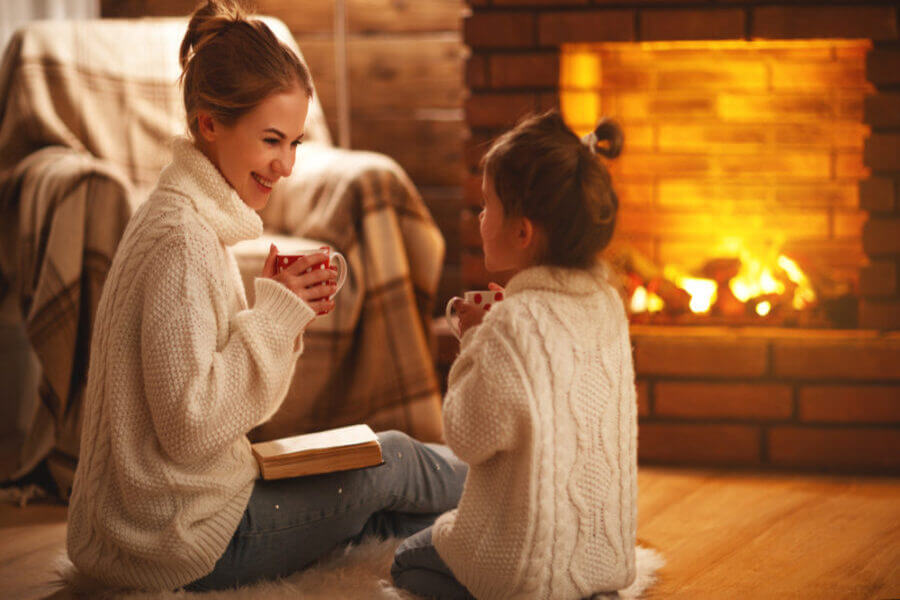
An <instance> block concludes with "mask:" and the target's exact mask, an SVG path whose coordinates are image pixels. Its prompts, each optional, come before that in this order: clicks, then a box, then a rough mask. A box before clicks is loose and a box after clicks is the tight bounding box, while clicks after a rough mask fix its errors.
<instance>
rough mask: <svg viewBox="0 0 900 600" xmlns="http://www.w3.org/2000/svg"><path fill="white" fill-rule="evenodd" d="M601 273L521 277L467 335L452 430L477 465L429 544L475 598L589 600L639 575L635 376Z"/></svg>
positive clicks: (447, 427) (455, 384) (623, 325)
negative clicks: (636, 568)
mask: <svg viewBox="0 0 900 600" xmlns="http://www.w3.org/2000/svg"><path fill="white" fill-rule="evenodd" d="M604 273H605V270H604V269H603V268H602V267H601V268H598V269H597V270H596V271H593V272H589V271H581V270H569V269H559V268H551V267H534V268H531V269H527V270H525V271H522V272H521V273H519V274H517V275H516V276H515V277H513V279H512V280H511V281H510V282H509V285H508V287H507V288H506V300H504V301H503V302H501V303H499V304H496V305H495V306H494V307H493V309H492V310H491V312H490V313H488V314H487V315H486V317H485V319H484V321H483V323H482V324H481V325H480V326H478V327H476V328H473V329H471V330H469V331H467V332H466V334H465V336H463V339H462V351H461V352H460V355H459V357H458V358H457V360H456V362H455V363H454V365H453V368H452V369H451V371H450V380H449V390H448V392H447V395H446V398H445V400H444V432H445V436H446V438H447V443H448V445H449V446H450V447H451V448H452V449H453V450H454V451H455V452H456V454H457V455H458V456H459V457H460V458H461V459H462V460H464V461H466V462H468V463H469V467H470V470H469V475H468V479H467V480H466V484H465V489H464V491H463V495H462V499H461V500H460V503H459V507H458V508H457V509H456V510H454V511H450V512H448V513H445V514H444V515H442V516H441V517H440V518H438V520H437V522H436V523H435V526H434V530H433V541H434V545H435V548H436V549H437V551H438V553H439V554H440V556H441V557H442V558H443V559H444V561H445V562H446V563H447V565H448V566H449V567H450V568H451V569H452V570H453V572H454V574H455V575H456V576H457V578H458V579H459V580H460V581H461V582H462V583H463V584H464V585H465V586H466V587H467V588H468V589H469V591H471V592H472V593H473V594H474V595H475V596H476V597H477V598H479V600H491V599H493V598H529V599H533V598H546V599H553V600H566V599H568V598H573V599H574V598H585V597H588V596H590V595H591V594H592V593H594V592H598V591H605V590H619V589H622V588H625V587H627V586H628V585H629V584H630V583H631V582H632V581H633V580H634V577H635V532H636V521H637V453H636V444H637V441H636V440H637V420H636V410H635V408H636V407H635V403H636V400H635V384H634V370H633V366H632V359H631V343H630V341H629V336H628V324H627V321H626V318H625V312H624V309H623V306H622V303H621V301H620V299H619V296H618V294H617V293H616V292H615V291H614V290H613V288H612V287H611V286H610V285H609V284H608V283H607V282H606V278H605V275H604Z"/></svg>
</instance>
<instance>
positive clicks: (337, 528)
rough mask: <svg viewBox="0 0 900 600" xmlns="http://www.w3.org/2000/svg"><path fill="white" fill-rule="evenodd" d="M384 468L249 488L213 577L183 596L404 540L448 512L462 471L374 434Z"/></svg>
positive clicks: (395, 438)
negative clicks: (342, 550)
mask: <svg viewBox="0 0 900 600" xmlns="http://www.w3.org/2000/svg"><path fill="white" fill-rule="evenodd" d="M378 439H379V441H380V442H381V450H382V456H383V458H384V464H383V465H380V466H377V467H369V468H366V469H355V470H351V471H341V472H337V473H327V474H324V475H312V476H308V477H296V478H290V479H278V480H273V481H265V480H257V482H256V484H255V485H254V488H253V493H252V495H251V496H250V502H249V504H248V506H247V510H246V511H244V516H243V518H242V519H241V522H240V524H238V528H237V531H235V533H234V536H233V537H232V538H231V542H230V543H229V545H228V547H227V548H226V550H225V553H224V554H223V555H222V556H221V558H219V560H218V562H217V563H216V565H215V567H214V568H213V571H212V572H211V573H210V574H209V575H206V576H205V577H202V578H200V579H198V580H196V581H194V582H193V583H191V584H189V585H188V586H186V587H187V589H189V590H198V591H199V590H218V589H225V588H232V587H237V586H240V585H245V584H248V583H252V582H254V581H258V580H261V579H276V578H278V577H283V576H285V575H289V574H290V573H293V572H295V571H299V570H301V569H303V568H304V567H307V566H309V565H310V564H311V563H312V562H314V561H315V560H316V559H318V558H320V557H322V556H323V555H325V554H327V553H328V552H329V551H331V550H333V549H334V548H336V547H338V546H342V545H346V544H348V543H350V542H358V541H360V540H361V539H362V538H363V537H365V536H367V535H375V536H378V537H382V538H386V537H391V536H395V537H407V536H409V535H412V534H413V533H415V532H417V531H419V530H421V529H423V528H425V527H428V526H429V525H431V524H432V523H434V520H435V519H436V518H437V517H438V515H440V514H441V513H443V512H445V511H447V510H450V509H452V508H454V507H455V506H456V505H457V503H458V502H459V497H460V495H461V494H462V488H463V483H464V482H465V479H466V473H467V472H468V467H467V466H466V464H465V463H463V462H462V461H460V460H459V459H458V458H456V456H455V455H454V454H453V452H452V451H451V450H450V449H449V448H447V447H446V446H442V445H440V444H423V443H421V442H418V441H416V440H414V439H412V438H411V437H409V436H408V435H406V434H405V433H401V432H399V431H386V432H382V433H379V434H378Z"/></svg>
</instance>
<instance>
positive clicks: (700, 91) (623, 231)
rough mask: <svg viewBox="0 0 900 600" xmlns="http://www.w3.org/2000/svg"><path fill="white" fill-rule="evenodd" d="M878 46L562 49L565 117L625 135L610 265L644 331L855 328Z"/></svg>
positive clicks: (616, 167) (579, 128) (617, 168)
mask: <svg viewBox="0 0 900 600" xmlns="http://www.w3.org/2000/svg"><path fill="white" fill-rule="evenodd" d="M870 48H871V42H870V41H868V40H836V39H832V40H804V41H737V40H736V41H719V42H644V43H592V44H583V43H579V44H564V45H562V46H561V48H560V61H561V62H560V88H559V89H560V97H559V103H560V107H561V110H562V112H563V116H564V117H565V119H566V122H567V123H568V124H569V125H570V126H571V127H572V128H573V129H574V130H575V131H576V132H577V133H579V134H583V133H586V132H587V131H588V130H589V129H590V128H591V126H592V124H593V123H595V122H596V120H597V118H599V117H600V116H611V117H614V118H616V119H617V120H618V121H619V122H620V123H621V124H622V126H623V128H624V130H625V135H626V145H625V151H624V152H623V154H622V155H621V156H620V157H619V158H618V159H617V160H615V161H611V162H610V170H611V172H612V175H613V180H614V182H615V185H616V189H617V193H618V195H619V197H620V200H621V209H620V215H619V223H618V227H617V235H616V238H615V240H614V243H613V246H612V248H611V249H610V256H611V257H612V259H613V261H614V262H615V264H616V265H617V267H618V268H619V269H620V270H621V271H622V273H623V278H624V282H625V283H624V285H623V287H624V291H625V293H626V294H627V296H628V304H629V305H630V308H631V312H632V319H633V320H634V321H635V322H648V323H667V324H668V323H671V324H726V323H727V324H753V325H778V326H801V327H817V328H821V327H855V326H856V315H857V298H858V295H857V285H858V273H859V269H860V267H861V265H863V263H864V261H865V256H864V252H863V249H862V242H861V228H862V224H863V222H864V220H865V213H863V212H862V211H860V210H859V208H858V206H859V192H858V183H859V181H860V179H863V178H865V177H866V176H867V175H868V170H867V169H866V168H865V167H864V166H863V145H864V140H865V138H866V136H867V135H868V134H869V128H868V127H867V126H866V125H865V124H864V123H863V104H864V98H865V96H866V94H869V93H871V92H872V91H873V88H872V86H871V84H870V83H868V81H867V79H866V72H865V56H866V53H867V52H868V51H869V50H870Z"/></svg>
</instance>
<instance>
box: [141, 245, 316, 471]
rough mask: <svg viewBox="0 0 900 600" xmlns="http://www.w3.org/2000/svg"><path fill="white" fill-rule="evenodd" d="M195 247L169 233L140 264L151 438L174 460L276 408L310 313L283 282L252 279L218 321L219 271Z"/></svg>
mask: <svg viewBox="0 0 900 600" xmlns="http://www.w3.org/2000/svg"><path fill="white" fill-rule="evenodd" d="M202 250H203V248H202V245H200V246H199V247H198V243H197V240H196V239H190V240H189V239H186V237H185V236H183V235H172V236H168V237H167V238H165V239H163V240H161V241H160V242H159V244H157V247H156V249H155V251H154V253H153V255H152V256H151V257H150V258H148V260H147V262H146V263H145V265H144V268H145V269H146V279H145V281H147V282H148V284H147V285H146V286H145V289H144V290H143V293H144V296H143V308H142V313H141V323H140V336H141V340H140V344H141V360H142V370H143V380H144V381H143V383H144V391H145V395H146V397H147V403H148V405H149V410H150V414H151V417H152V420H153V425H154V428H155V430H156V433H157V437H158V439H159V441H160V443H161V444H162V446H163V449H164V451H165V452H166V453H167V454H168V455H169V456H170V457H171V458H172V459H173V460H175V461H177V462H192V461H194V460H197V459H201V458H203V457H205V456H207V455H209V454H211V453H215V452H220V451H222V450H223V449H224V448H226V447H227V446H229V445H230V444H232V443H233V442H234V441H235V439H236V438H238V437H239V436H242V435H245V434H246V433H247V432H248V431H249V430H250V429H252V428H253V427H254V426H255V425H257V424H258V423H259V422H260V421H261V420H262V419H263V418H264V417H266V416H267V415H271V414H272V413H273V412H274V411H275V410H276V409H277V407H278V405H279V404H280V403H281V401H282V400H283V398H284V395H285V393H286V391H287V387H288V385H289V383H290V378H291V375H292V374H293V367H294V361H295V360H296V357H297V354H296V353H295V352H294V344H295V341H296V339H297V337H298V336H299V335H300V334H301V333H302V331H303V329H304V328H305V327H306V325H307V323H309V321H311V320H312V319H313V317H314V316H315V315H314V312H313V310H312V309H311V308H310V307H309V306H308V305H307V304H305V303H304V302H303V301H302V300H300V299H298V298H297V297H296V296H294V295H293V294H291V292H290V291H289V290H287V288H284V287H283V286H281V285H280V284H278V283H277V282H274V281H270V280H265V281H259V280H258V281H257V283H256V290H257V301H256V305H255V306H254V308H253V309H252V310H244V311H241V312H238V313H237V314H235V315H234V316H233V317H232V318H231V320H230V322H228V323H219V322H218V321H217V314H216V310H215V306H216V304H215V294H216V293H221V292H217V277H218V278H219V279H220V278H221V275H220V274H216V273H214V272H213V269H212V267H211V265H212V264H214V261H210V260H202V258H205V257H204V256H202ZM218 318H222V317H221V315H220V316H219V317H218ZM223 332H225V333H224V335H225V336H227V338H226V339H225V342H224V343H221V339H222V337H223Z"/></svg>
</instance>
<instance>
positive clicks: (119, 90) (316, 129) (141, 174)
mask: <svg viewBox="0 0 900 600" xmlns="http://www.w3.org/2000/svg"><path fill="white" fill-rule="evenodd" d="M262 18H263V19H264V20H265V22H266V24H267V25H269V27H270V28H271V29H272V31H273V32H274V33H275V35H277V36H278V38H279V39H281V40H282V41H284V42H285V43H286V44H287V45H288V46H290V47H291V48H292V49H293V50H294V51H296V52H297V54H298V55H300V57H301V59H302V54H301V52H300V49H299V48H298V47H297V43H296V41H295V40H294V38H293V36H292V35H291V33H290V31H289V30H288V28H287V26H285V24H284V23H283V22H282V21H280V20H278V19H275V18H272V17H262ZM187 23H188V19H187V18H147V19H96V20H81V21H77V20H76V21H37V22H34V23H31V24H29V25H26V26H25V27H23V28H22V29H20V30H19V31H18V32H16V34H15V35H14V36H13V38H12V39H11V41H10V43H9V45H8V46H7V48H6V52H5V54H4V56H3V63H2V67H0V173H5V172H7V171H8V170H10V169H12V168H14V167H15V165H16V164H18V162H19V161H21V160H22V159H24V158H25V157H26V156H28V155H29V154H30V153H31V152H34V151H35V150H38V149H40V148H43V147H46V146H50V145H62V146H65V147H69V148H74V149H77V150H83V151H86V152H88V153H90V154H91V155H93V156H96V157H98V158H103V159H106V160H108V161H111V162H112V163H114V164H115V165H116V166H118V167H119V168H121V169H122V171H123V172H124V173H126V174H128V176H130V178H131V179H132V181H133V182H134V184H135V185H136V186H137V187H138V188H149V187H150V186H152V185H153V184H154V183H155V181H156V178H157V177H158V176H159V172H160V170H161V169H162V168H163V167H164V166H165V165H166V164H167V163H168V162H169V161H170V159H171V151H170V148H169V142H170V140H171V138H172V136H173V135H178V134H186V133H187V126H186V122H185V114H184V105H183V99H182V93H181V87H180V86H179V84H178V77H179V76H180V74H181V66H180V64H179V58H178V53H179V48H180V46H181V40H182V39H183V37H184V33H185V31H186V29H187ZM306 139H307V140H310V141H317V142H322V143H325V144H329V145H330V144H331V138H330V135H329V133H328V127H327V124H326V122H325V117H324V114H323V113H322V106H321V104H320V102H319V100H318V95H317V94H314V95H313V100H312V102H311V104H310V110H309V116H308V118H307V127H306Z"/></svg>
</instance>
